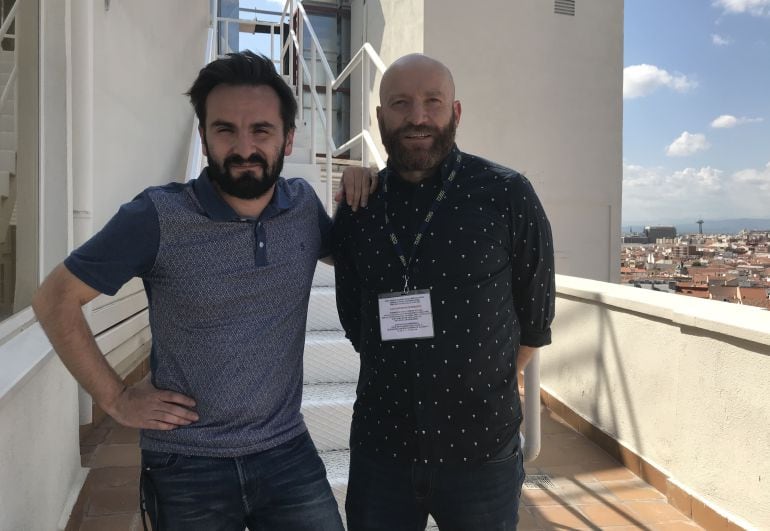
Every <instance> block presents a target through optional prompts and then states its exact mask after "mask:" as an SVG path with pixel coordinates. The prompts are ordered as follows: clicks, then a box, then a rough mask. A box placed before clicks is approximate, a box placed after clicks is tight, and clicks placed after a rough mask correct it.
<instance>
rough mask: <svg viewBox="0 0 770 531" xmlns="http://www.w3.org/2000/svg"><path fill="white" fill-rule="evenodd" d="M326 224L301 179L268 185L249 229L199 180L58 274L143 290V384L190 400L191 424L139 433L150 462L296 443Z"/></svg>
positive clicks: (152, 203) (160, 197)
mask: <svg viewBox="0 0 770 531" xmlns="http://www.w3.org/2000/svg"><path fill="white" fill-rule="evenodd" d="M330 231H331V220H330V219H329V217H328V216H327V215H326V212H325V211H324V209H323V206H322V205H321V202H320V201H319V200H318V197H317V196H316V195H315V193H314V192H313V188H312V187H311V186H310V184H308V183H307V182H306V181H304V180H302V179H289V180H286V179H283V178H281V179H279V180H278V182H277V183H276V186H275V192H274V193H273V197H272V198H271V200H270V202H269V203H268V205H267V206H266V207H265V209H264V211H263V212H262V214H261V215H260V216H259V218H257V219H244V218H241V217H239V216H238V215H237V214H236V213H235V211H233V209H232V208H230V206H228V204H227V203H226V202H225V201H224V200H223V199H222V198H221V197H220V196H219V194H218V193H217V192H216V190H215V188H214V186H213V185H212V183H211V181H210V180H209V178H208V174H207V173H206V171H205V170H204V172H203V173H202V175H201V176H200V177H199V178H198V179H195V180H193V181H190V182H189V183H185V184H179V183H174V184H169V185H166V186H162V187H153V188H149V189H147V190H145V191H144V192H142V193H141V194H140V195H139V196H137V197H136V198H135V199H134V200H133V201H131V202H130V203H126V204H125V205H123V206H122V207H121V209H120V211H119V212H118V213H117V214H116V215H115V216H114V217H113V218H112V219H111V220H110V221H109V222H108V223H107V225H106V226H105V227H104V228H103V229H102V230H101V231H100V232H99V233H98V234H96V235H95V236H94V237H93V238H91V239H90V240H89V241H87V242H86V243H85V244H83V245H82V246H81V247H80V248H78V249H76V250H75V251H74V252H73V253H72V254H71V255H70V256H69V257H68V258H67V259H66V260H65V262H64V263H65V265H66V266H67V268H68V269H69V270H70V271H72V273H73V274H75V275H76V276H77V277H78V278H80V279H81V280H82V281H83V282H85V283H86V284H88V285H89V286H91V287H93V288H95V289H97V290H99V291H101V292H103V293H107V294H110V295H112V294H114V293H115V292H116V291H117V290H118V289H119V288H120V286H122V285H123V284H124V283H125V282H127V281H128V280H129V279H131V278H132V277H135V276H137V277H140V278H142V280H143V281H144V285H145V289H146V292H147V299H148V301H149V316H150V328H151V330H152V351H151V354H150V362H151V366H152V378H153V383H154V384H155V386H157V387H158V388H160V389H170V390H172V391H177V392H180V393H183V394H185V395H187V396H190V397H192V398H194V399H195V401H196V402H197V405H196V408H195V409H196V411H197V412H198V414H199V415H200V420H198V421H197V422H194V423H192V424H190V425H189V426H181V427H179V428H177V429H174V430H170V431H158V430H142V435H141V447H142V448H143V449H146V450H154V451H157V452H174V453H183V454H187V455H200V456H212V457H234V456H241V455H247V454H251V453H256V452H261V451H263V450H267V449H269V448H273V447H275V446H278V445H279V444H282V443H284V442H286V441H288V440H290V439H292V438H294V437H296V436H298V435H300V434H302V433H304V432H305V431H306V427H305V424H304V422H303V420H302V415H301V413H300V405H301V402H302V351H303V349H304V346H305V324H306V321H307V308H308V301H309V297H310V287H311V283H312V279H313V271H314V270H315V267H316V263H317V260H318V258H319V257H322V256H326V255H327V254H328V247H329V246H328V240H329V235H330Z"/></svg>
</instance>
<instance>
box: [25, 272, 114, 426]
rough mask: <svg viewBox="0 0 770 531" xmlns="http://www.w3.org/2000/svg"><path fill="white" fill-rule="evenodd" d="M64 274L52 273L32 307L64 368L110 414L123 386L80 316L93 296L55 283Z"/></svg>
mask: <svg viewBox="0 0 770 531" xmlns="http://www.w3.org/2000/svg"><path fill="white" fill-rule="evenodd" d="M59 267H60V268H63V266H59ZM66 274H68V272H64V271H61V270H56V271H54V272H53V273H52V274H51V277H49V279H47V280H46V282H44V283H43V285H42V286H41V287H40V289H39V290H38V292H37V293H36V294H35V297H34V299H33V302H32V307H33V309H34V310H35V314H36V315H37V318H38V320H39V321H40V325H41V326H42V327H43V330H44V331H45V333H46V335H47V336H48V339H49V340H50V342H51V345H52V346H53V347H54V350H56V353H57V354H58V355H59V357H60V358H61V360H62V362H63V363H64V366H65V367H66V368H67V369H68V370H69V371H70V373H72V375H73V376H74V377H75V379H76V380H77V381H78V383H80V385H81V386H83V388H84V389H85V390H86V391H87V392H88V393H89V394H90V395H91V396H92V397H93V399H94V401H95V402H96V403H97V404H98V405H99V406H100V407H101V408H102V409H104V410H105V411H106V412H107V413H110V414H111V413H112V409H113V405H114V403H115V401H116V399H117V398H118V396H119V395H120V394H121V393H122V392H123V390H124V389H125V385H124V384H123V382H122V381H121V379H120V377H119V376H118V375H117V373H116V372H115V371H114V370H113V369H112V367H110V365H109V363H107V361H106V360H105V358H104V355H103V354H102V352H101V351H100V350H99V347H98V346H97V344H96V340H95V338H94V335H93V333H92V332H91V329H90V328H89V326H88V323H87V322H86V319H85V316H84V315H83V310H82V307H81V305H82V304H84V303H86V302H88V300H90V299H92V298H93V297H91V296H90V295H89V296H86V297H82V296H78V295H77V294H75V293H73V292H72V291H71V290H68V289H67V287H66V286H64V285H62V283H61V282H57V280H61V278H62V276H64V275H66ZM96 294H98V292H94V296H95V295H96ZM84 299H87V300H84Z"/></svg>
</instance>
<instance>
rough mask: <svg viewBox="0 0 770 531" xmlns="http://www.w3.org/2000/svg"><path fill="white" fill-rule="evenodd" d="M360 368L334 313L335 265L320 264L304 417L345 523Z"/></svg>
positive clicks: (315, 283)
mask: <svg viewBox="0 0 770 531" xmlns="http://www.w3.org/2000/svg"><path fill="white" fill-rule="evenodd" d="M358 367H359V359H358V353H356V352H355V351H354V350H353V347H352V345H351V344H350V342H349V341H348V340H347V339H346V338H345V335H344V333H343V332H342V326H341V325H340V321H339V317H338V316H337V306H336V302H335V297H334V268H333V267H331V266H328V265H326V264H322V263H319V264H318V267H316V272H315V276H314V277H313V289H312V291H311V292H310V308H309V310H308V318H307V336H306V338H305V372H304V383H305V387H304V391H303V399H302V415H303V416H304V417H305V423H306V424H307V427H308V430H309V431H310V435H311V436H312V438H313V441H314V442H315V445H316V447H317V448H318V451H319V453H320V455H321V459H323V462H324V464H325V465H326V473H327V476H328V478H329V483H330V484H331V486H332V490H333V492H334V497H335V498H336V499H337V504H338V505H339V508H340V512H341V513H342V515H343V521H344V512H345V492H346V490H347V482H348V464H349V462H350V450H349V439H350V419H351V417H352V415H353V401H354V400H355V398H356V383H355V382H356V381H357V380H358Z"/></svg>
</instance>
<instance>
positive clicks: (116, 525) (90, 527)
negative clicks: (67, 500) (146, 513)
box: [80, 513, 142, 531]
mask: <svg viewBox="0 0 770 531" xmlns="http://www.w3.org/2000/svg"><path fill="white" fill-rule="evenodd" d="M141 529H142V520H141V518H140V516H139V514H138V513H133V514H131V513H127V514H118V515H111V516H100V517H98V518H87V519H85V520H84V521H83V523H82V525H81V526H80V531H139V530H141Z"/></svg>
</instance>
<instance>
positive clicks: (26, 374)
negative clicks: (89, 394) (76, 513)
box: [0, 326, 85, 531]
mask: <svg viewBox="0 0 770 531" xmlns="http://www.w3.org/2000/svg"><path fill="white" fill-rule="evenodd" d="M0 360H1V361H2V363H3V370H2V377H0V427H2V428H0V529H3V530H5V529H7V530H16V529H19V530H21V529H23V530H25V531H27V530H28V531H51V530H53V529H59V528H60V527H59V523H60V520H61V519H62V518H63V519H64V523H65V524H66V518H67V516H68V515H69V510H70V509H71V507H72V503H74V501H75V498H76V496H77V494H78V492H79V490H80V487H81V486H82V483H83V480H84V479H85V475H84V471H83V470H82V469H81V468H80V449H79V445H78V409H77V408H78V402H77V400H78V392H77V385H76V384H75V381H74V380H73V379H72V378H71V377H70V376H69V373H67V370H66V369H65V368H64V366H63V365H62V364H61V362H60V361H59V358H58V357H57V356H56V355H55V354H54V353H53V352H52V351H51V347H50V345H48V341H47V340H46V338H45V336H44V334H43V331H42V330H41V329H40V328H39V327H38V326H34V327H32V328H31V329H28V330H27V331H25V332H24V333H23V334H19V335H17V336H15V337H14V338H13V339H11V340H10V341H8V342H7V343H5V344H3V345H2V346H0Z"/></svg>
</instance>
